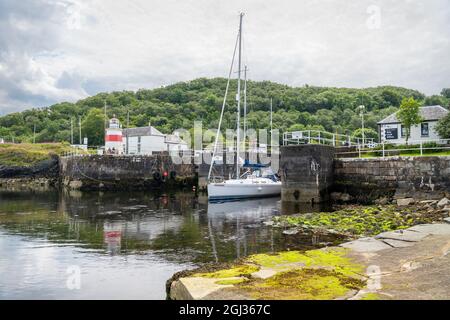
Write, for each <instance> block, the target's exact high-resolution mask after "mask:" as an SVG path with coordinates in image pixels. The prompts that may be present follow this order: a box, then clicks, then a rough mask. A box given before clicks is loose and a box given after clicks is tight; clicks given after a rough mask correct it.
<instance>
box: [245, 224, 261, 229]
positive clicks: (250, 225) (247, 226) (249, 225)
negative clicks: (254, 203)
mask: <svg viewBox="0 0 450 320" xmlns="http://www.w3.org/2000/svg"><path fill="white" fill-rule="evenodd" d="M258 228H261V225H260V224H258V223H252V224H247V225H245V226H244V229H258Z"/></svg>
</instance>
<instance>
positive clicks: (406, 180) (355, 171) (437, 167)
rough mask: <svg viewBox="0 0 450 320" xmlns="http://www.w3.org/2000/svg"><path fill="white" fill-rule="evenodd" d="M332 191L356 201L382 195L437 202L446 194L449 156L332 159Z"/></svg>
mask: <svg viewBox="0 0 450 320" xmlns="http://www.w3.org/2000/svg"><path fill="white" fill-rule="evenodd" d="M332 189H333V191H335V192H340V193H346V194H349V195H350V196H351V197H353V198H354V200H356V201H358V202H368V201H371V200H373V199H377V198H380V197H383V196H386V197H394V198H405V197H413V198H419V199H440V198H442V197H443V196H446V195H448V193H450V157H432V156H430V157H389V158H384V159H383V158H369V159H358V158H354V159H336V160H335V162H334V184H333V188H332Z"/></svg>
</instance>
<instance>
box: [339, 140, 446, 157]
mask: <svg viewBox="0 0 450 320" xmlns="http://www.w3.org/2000/svg"><path fill="white" fill-rule="evenodd" d="M352 149H353V150H348V151H339V152H336V156H337V157H339V158H355V157H359V158H363V157H380V158H385V157H392V156H417V155H420V156H423V155H428V154H429V155H430V156H432V155H433V154H436V153H447V151H448V155H449V156H450V139H429V140H409V141H408V144H402V145H400V144H392V143H386V142H385V141H383V142H380V143H366V144H364V145H363V144H362V143H361V144H357V145H355V146H354V148H352Z"/></svg>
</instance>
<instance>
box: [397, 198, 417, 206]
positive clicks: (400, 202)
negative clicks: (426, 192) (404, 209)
mask: <svg viewBox="0 0 450 320" xmlns="http://www.w3.org/2000/svg"><path fill="white" fill-rule="evenodd" d="M413 203H414V199H413V198H404V199H397V205H398V206H409V205H410V204H413Z"/></svg>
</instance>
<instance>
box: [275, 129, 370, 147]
mask: <svg viewBox="0 0 450 320" xmlns="http://www.w3.org/2000/svg"><path fill="white" fill-rule="evenodd" d="M297 144H325V145H331V146H335V147H339V146H343V147H351V146H357V145H361V144H367V145H373V144H374V140H373V139H372V138H365V139H364V142H363V139H361V138H352V137H350V136H349V135H344V134H338V133H331V132H326V131H319V130H305V131H293V132H285V133H283V145H284V146H287V145H297Z"/></svg>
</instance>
